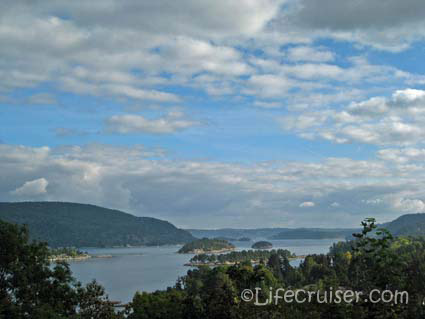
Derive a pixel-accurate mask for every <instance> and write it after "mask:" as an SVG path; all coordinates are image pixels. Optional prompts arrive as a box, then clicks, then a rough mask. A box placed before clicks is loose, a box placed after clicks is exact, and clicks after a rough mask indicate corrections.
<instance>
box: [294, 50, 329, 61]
mask: <svg viewBox="0 0 425 319" xmlns="http://www.w3.org/2000/svg"><path fill="white" fill-rule="evenodd" d="M288 59H289V60H290V61H310V62H329V61H333V60H334V59H335V54H334V53H333V52H331V51H327V50H323V49H316V48H313V47H307V46H297V47H293V48H290V49H288Z"/></svg>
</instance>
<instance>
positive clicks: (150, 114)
mask: <svg viewBox="0 0 425 319" xmlns="http://www.w3.org/2000/svg"><path fill="white" fill-rule="evenodd" d="M424 16H425V3H424V2H423V0H404V1H399V0H387V1H382V0H357V1H348V0H341V1H334V0H322V1H316V0H211V1H209V0H204V1H193V0H181V1H169V0H156V1H132V0H127V1H118V0H105V1H78V0H77V1H8V0H6V1H1V3H0V201H39V200H43V201H44V200H48V201H71V202H81V203H90V204H95V205H100V206H104V207H108V208H114V209H120V210H123V211H126V212H129V213H132V214H135V215H137V216H151V217H156V218H160V219H165V220H168V221H170V222H172V223H174V224H175V225H176V226H178V227H185V228H221V227H233V228H255V227H355V226H358V225H359V224H360V222H361V220H362V219H364V218H366V217H375V218H376V219H377V220H378V222H386V221H390V220H392V219H394V218H396V217H398V216H400V215H403V214H406V213H424V212H425V178H424V177H425V145H424V142H423V141H424V140H425V59H424V55H425V54H424V53H425V46H424V43H425V42H424V41H425V20H424V19H423V17H424Z"/></svg>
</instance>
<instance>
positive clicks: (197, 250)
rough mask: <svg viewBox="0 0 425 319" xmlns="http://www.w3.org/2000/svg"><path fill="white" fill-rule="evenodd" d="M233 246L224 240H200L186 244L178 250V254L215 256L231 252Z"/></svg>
mask: <svg viewBox="0 0 425 319" xmlns="http://www.w3.org/2000/svg"><path fill="white" fill-rule="evenodd" d="M234 249H235V246H234V245H232V244H231V243H229V242H228V241H227V240H224V239H208V238H202V239H198V240H194V241H192V242H190V243H187V244H186V245H184V246H183V247H182V248H180V249H179V251H178V253H179V254H205V253H210V254H217V253H223V252H228V251H232V250H234Z"/></svg>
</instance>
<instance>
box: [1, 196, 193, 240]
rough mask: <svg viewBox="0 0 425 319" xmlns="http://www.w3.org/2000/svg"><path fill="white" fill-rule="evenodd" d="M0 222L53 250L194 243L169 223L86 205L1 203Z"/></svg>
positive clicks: (184, 233)
mask: <svg viewBox="0 0 425 319" xmlns="http://www.w3.org/2000/svg"><path fill="white" fill-rule="evenodd" d="M0 220H4V221H7V222H10V223H16V224H26V225H28V228H29V230H30V235H31V238H32V239H37V240H41V241H46V242H47V243H48V244H49V246H50V247H104V246H126V245H133V246H136V245H163V244H182V243H187V242H189V241H192V240H193V239H194V237H193V236H192V235H190V234H189V233H188V232H186V231H184V230H181V229H178V228H176V227H174V226H173V225H172V224H170V223H168V222H166V221H162V220H158V219H155V218H149V217H136V216H133V215H130V214H126V213H123V212H121V211H118V210H112V209H106V208H103V207H98V206H94V205H86V204H75V203H60V202H23V203H0Z"/></svg>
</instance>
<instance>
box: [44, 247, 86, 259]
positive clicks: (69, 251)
mask: <svg viewBox="0 0 425 319" xmlns="http://www.w3.org/2000/svg"><path fill="white" fill-rule="evenodd" d="M89 258H91V256H90V255H89V254H88V253H87V252H82V251H81V250H78V249H76V248H69V247H65V248H56V249H54V248H51V249H50V250H49V260H50V261H51V262H54V261H67V260H86V259H89Z"/></svg>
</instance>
